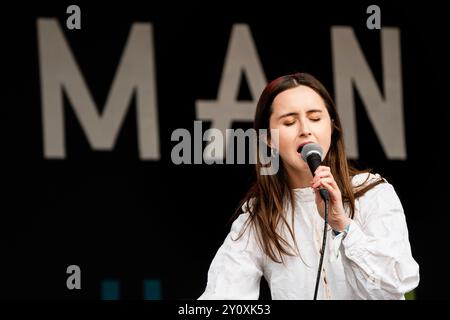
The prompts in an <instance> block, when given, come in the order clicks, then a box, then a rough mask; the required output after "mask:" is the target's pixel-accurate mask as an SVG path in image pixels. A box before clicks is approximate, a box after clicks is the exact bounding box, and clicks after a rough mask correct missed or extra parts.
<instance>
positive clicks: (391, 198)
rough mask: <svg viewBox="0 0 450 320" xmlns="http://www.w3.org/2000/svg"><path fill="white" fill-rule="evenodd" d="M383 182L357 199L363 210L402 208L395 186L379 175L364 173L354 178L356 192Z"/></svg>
mask: <svg viewBox="0 0 450 320" xmlns="http://www.w3.org/2000/svg"><path fill="white" fill-rule="evenodd" d="M380 180H382V183H379V184H377V185H375V186H374V187H373V188H371V189H369V190H368V191H366V192H365V193H364V194H363V195H362V196H360V197H359V198H358V199H357V202H358V203H359V206H360V207H361V209H369V208H380V209H381V208H383V209H384V210H386V209H392V208H402V205H401V202H400V199H399V197H398V195H397V192H396V191H395V189H394V186H393V185H392V184H391V183H389V182H388V181H387V180H386V179H384V178H383V177H382V176H380V175H379V174H372V173H362V174H358V175H356V176H354V177H353V178H352V183H353V186H354V188H355V190H356V191H358V190H360V189H362V188H365V187H367V186H368V185H370V184H372V183H375V182H377V181H380Z"/></svg>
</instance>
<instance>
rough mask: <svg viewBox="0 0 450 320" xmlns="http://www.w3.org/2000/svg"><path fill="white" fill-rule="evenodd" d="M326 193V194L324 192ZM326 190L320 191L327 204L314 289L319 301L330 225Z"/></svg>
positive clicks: (315, 298) (315, 297)
mask: <svg viewBox="0 0 450 320" xmlns="http://www.w3.org/2000/svg"><path fill="white" fill-rule="evenodd" d="M322 191H324V192H322ZM326 191H327V190H326V189H320V194H321V195H322V198H323V200H324V202H325V215H324V219H325V223H324V226H323V239H322V250H320V261H319V270H317V280H316V288H315V289H314V299H313V300H317V291H318V289H319V282H320V274H321V272H322V264H323V256H324V255H325V245H326V243H327V225H328V202H329V197H328V192H326Z"/></svg>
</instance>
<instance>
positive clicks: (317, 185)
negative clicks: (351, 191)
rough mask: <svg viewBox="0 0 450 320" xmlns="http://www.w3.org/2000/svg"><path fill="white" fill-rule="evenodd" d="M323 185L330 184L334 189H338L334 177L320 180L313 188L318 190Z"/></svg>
mask: <svg viewBox="0 0 450 320" xmlns="http://www.w3.org/2000/svg"><path fill="white" fill-rule="evenodd" d="M323 183H328V184H330V185H331V186H332V187H333V188H335V187H337V184H336V181H334V178H333V177H325V178H320V179H319V180H317V181H316V182H315V183H314V184H313V186H312V187H313V188H318V187H319V186H321V185H323Z"/></svg>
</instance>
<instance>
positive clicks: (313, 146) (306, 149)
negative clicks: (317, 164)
mask: <svg viewBox="0 0 450 320" xmlns="http://www.w3.org/2000/svg"><path fill="white" fill-rule="evenodd" d="M312 153H317V154H318V155H319V156H320V159H322V153H323V151H322V147H321V146H320V145H319V144H317V143H308V144H306V145H304V146H303V148H302V152H301V156H302V158H303V160H304V161H305V162H306V159H308V157H309V155H311V154H312Z"/></svg>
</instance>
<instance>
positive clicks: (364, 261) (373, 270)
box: [340, 183, 419, 300]
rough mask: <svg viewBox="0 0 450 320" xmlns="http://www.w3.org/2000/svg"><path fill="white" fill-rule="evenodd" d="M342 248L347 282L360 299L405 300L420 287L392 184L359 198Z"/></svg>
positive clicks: (403, 215)
mask: <svg viewBox="0 0 450 320" xmlns="http://www.w3.org/2000/svg"><path fill="white" fill-rule="evenodd" d="M358 206H359V208H358V212H357V214H358V216H357V217H355V220H353V221H352V222H351V223H350V227H349V230H348V234H347V236H346V237H345V238H344V239H343V241H342V246H341V248H340V251H341V253H344V254H343V257H342V259H343V260H342V261H343V264H344V270H345V274H346V278H347V281H348V282H349V284H350V286H351V287H352V288H353V290H354V291H355V293H356V294H357V295H358V296H359V297H360V298H361V299H391V300H394V299H395V300H397V299H398V300H401V299H404V294H405V293H407V292H409V291H411V290H413V289H414V288H415V287H417V285H418V283H419V265H418V264H417V262H416V261H415V260H414V258H413V257H412V254H411V247H410V243H409V238H408V229H407V225H406V219H405V214H404V212H403V207H402V205H401V203H400V200H399V198H398V196H397V194H396V192H395V190H394V188H393V187H392V185H391V184H389V183H382V184H380V185H378V186H376V187H374V188H373V189H371V190H370V191H368V192H367V193H366V194H365V195H364V196H362V197H361V198H360V201H359V204H358Z"/></svg>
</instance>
